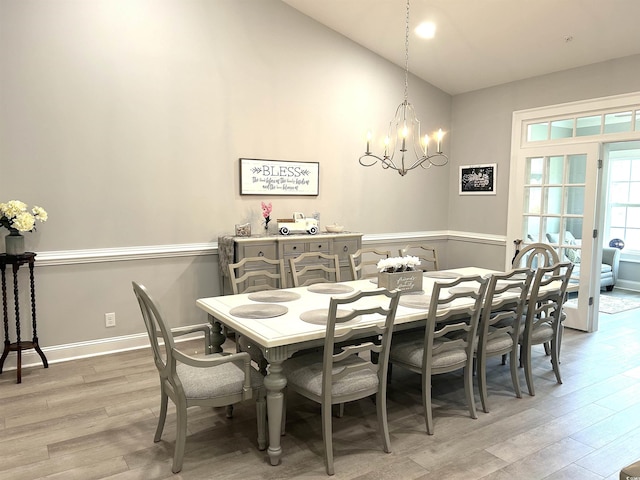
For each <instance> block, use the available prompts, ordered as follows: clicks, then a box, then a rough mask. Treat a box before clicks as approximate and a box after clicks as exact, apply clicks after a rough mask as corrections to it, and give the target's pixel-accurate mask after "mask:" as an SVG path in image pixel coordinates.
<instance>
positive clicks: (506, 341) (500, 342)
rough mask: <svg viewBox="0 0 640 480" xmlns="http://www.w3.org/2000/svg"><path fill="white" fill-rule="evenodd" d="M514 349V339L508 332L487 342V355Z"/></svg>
mask: <svg viewBox="0 0 640 480" xmlns="http://www.w3.org/2000/svg"><path fill="white" fill-rule="evenodd" d="M511 347H513V338H512V337H511V335H509V334H508V333H506V332H503V333H499V334H496V335H494V336H492V337H489V340H488V341H487V355H489V356H491V355H492V354H494V353H498V352H503V351H505V350H508V349H509V348H511Z"/></svg>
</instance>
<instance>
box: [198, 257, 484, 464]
mask: <svg viewBox="0 0 640 480" xmlns="http://www.w3.org/2000/svg"><path fill="white" fill-rule="evenodd" d="M491 273H496V271H495V270H489V269H485V268H479V267H463V268H456V269H451V270H438V271H433V272H424V273H423V283H422V290H421V291H417V292H406V293H403V294H402V295H401V298H400V301H399V305H398V309H397V311H396V318H395V321H394V331H397V330H404V329H408V328H415V327H417V326H420V325H424V324H425V323H426V319H427V314H428V311H429V301H430V293H431V291H432V289H433V285H434V283H435V282H438V281H440V282H450V281H452V280H455V279H456V278H459V277H461V276H474V275H480V276H486V275H489V274H491ZM376 288H378V285H377V279H375V278H373V279H362V280H353V281H346V282H339V283H319V284H313V285H309V286H305V287H295V288H286V289H280V290H264V291H261V292H253V293H245V294H237V295H224V296H217V297H209V298H200V299H198V300H197V301H196V303H197V306H198V307H199V308H201V309H202V310H204V311H205V312H207V314H208V317H209V321H210V322H211V324H212V326H213V338H212V343H213V353H219V352H222V344H223V343H224V341H225V340H226V336H225V335H223V333H222V327H223V326H224V327H227V328H228V329H229V330H231V331H233V332H235V333H236V335H243V336H246V337H247V338H248V339H249V340H251V341H252V342H253V343H255V344H256V345H257V346H258V347H259V348H260V349H261V351H262V353H263V355H264V357H265V358H266V359H267V361H268V362H269V368H268V373H267V375H266V376H265V378H264V386H265V389H266V391H267V414H268V418H269V447H268V450H267V453H268V456H269V461H270V463H271V464H272V465H278V464H279V463H280V461H281V458H282V453H283V452H282V447H281V444H280V436H281V432H282V430H281V421H282V415H283V404H284V389H285V387H286V385H287V379H286V377H285V375H284V374H283V369H282V364H283V362H285V361H286V360H287V359H288V358H290V357H291V356H292V355H293V354H295V353H296V352H298V351H300V350H306V349H311V348H320V347H322V346H323V345H324V338H325V331H326V319H327V316H328V308H329V303H330V299H331V297H332V296H345V295H349V294H353V293H355V292H356V291H358V290H362V291H365V290H373V289H376ZM469 304H470V301H469V299H468V298H459V299H455V300H454V301H453V302H451V303H450V304H448V305H447V308H449V309H452V310H456V309H457V310H459V311H460V312H461V313H462V312H465V311H466V310H467V309H468V307H469ZM383 321H384V318H383V317H380V316H376V315H369V316H362V317H358V318H356V319H354V320H351V321H350V322H349V324H348V325H347V324H345V325H341V326H340V327H338V328H337V332H338V331H339V329H340V328H352V327H353V326H354V324H353V323H354V322H356V324H357V326H363V327H365V326H368V325H373V324H375V323H381V322H383Z"/></svg>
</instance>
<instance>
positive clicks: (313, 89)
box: [0, 0, 451, 346]
mask: <svg viewBox="0 0 640 480" xmlns="http://www.w3.org/2000/svg"><path fill="white" fill-rule="evenodd" d="M0 64H1V65H2V68H1V70H0V162H1V165H0V172H1V177H0V186H1V194H0V201H7V200H10V199H20V200H23V201H25V202H27V203H28V204H30V205H33V204H36V205H40V206H42V207H44V208H45V209H46V210H47V211H48V213H49V220H48V222H47V223H45V224H43V225H38V230H37V231H36V232H33V233H29V234H27V236H26V241H27V248H28V249H29V250H32V251H36V252H39V254H40V258H41V259H42V258H44V256H45V254H46V252H61V253H60V254H61V255H62V256H65V255H67V254H68V253H69V252H70V251H71V252H76V251H78V252H82V251H85V250H92V251H93V250H96V249H98V250H101V249H118V248H124V249H126V248H130V247H142V248H144V247H148V246H159V245H160V246H162V245H183V244H213V243H215V242H216V240H217V238H218V236H219V235H220V234H223V233H230V232H232V231H233V228H234V225H235V224H236V223H243V222H247V221H249V222H251V223H252V225H253V229H254V231H259V230H260V228H261V227H260V222H261V219H262V218H261V214H260V201H261V200H268V201H271V202H272V203H273V214H272V216H273V217H274V218H277V217H288V216H290V215H291V213H292V212H293V211H302V212H306V213H308V214H311V213H313V212H320V214H321V221H322V222H324V223H333V222H338V223H341V224H343V225H345V226H346V228H347V229H348V230H351V231H361V232H365V233H369V234H375V233H391V234H393V233H394V232H406V231H412V232H419V231H433V230H444V229H446V227H447V223H448V219H447V200H448V185H447V179H448V178H449V172H448V167H445V168H442V169H432V170H431V171H430V172H429V173H423V172H417V173H416V174H414V175H409V176H407V177H405V178H401V177H400V176H399V175H397V174H394V173H392V172H388V171H383V170H382V169H380V168H369V169H365V168H363V167H361V166H359V164H358V157H359V156H360V155H361V154H362V152H363V151H364V149H365V138H366V132H367V130H369V129H372V130H373V131H374V133H376V134H377V136H378V138H380V139H381V138H382V137H383V131H386V127H387V124H388V121H389V120H390V119H391V117H392V115H393V114H394V112H395V109H396V107H397V106H398V104H399V103H400V102H401V101H402V100H403V92H404V72H403V70H402V68H399V67H397V66H395V65H392V64H390V63H388V62H386V61H384V60H382V59H381V58H380V57H378V56H377V55H375V54H373V53H371V52H369V51H367V50H365V49H364V48H362V47H360V46H357V45H355V44H353V43H352V42H351V41H349V40H347V39H346V38H344V37H342V36H340V35H338V34H336V33H335V32H333V31H331V30H329V29H327V28H325V27H323V26H321V25H319V24H317V23H315V22H314V21H312V20H311V19H309V18H308V17H306V16H304V15H302V14H300V13H299V12H297V11H295V10H294V9H292V8H290V7H289V6H288V5H286V4H284V3H282V2H280V1H279V0H180V1H174V0H154V1H148V0H92V1H78V0H53V1H52V0H31V1H28V2H25V1H22V0H2V2H0ZM410 85H411V87H410V89H411V101H412V103H414V105H415V107H416V110H417V113H418V115H419V117H420V118H422V119H423V128H425V130H426V131H432V130H436V129H437V128H439V127H442V128H443V129H445V130H449V129H450V108H451V98H450V96H449V95H447V94H446V93H444V92H442V91H440V90H438V89H436V88H434V87H432V86H430V85H428V84H426V83H425V82H422V81H420V80H418V79H416V78H413V77H412V78H411V79H410ZM450 138H451V137H446V138H445V141H444V147H445V149H448V148H449V147H450V145H449V141H450ZM239 157H248V158H265V159H279V160H296V161H317V162H320V194H319V195H318V197H302V198H301V197H297V198H285V197H271V198H262V197H256V196H240V195H239V189H238V183H239V171H238V170H239V167H238V158H239ZM90 256H91V255H90ZM94 256H95V255H94ZM62 263H64V262H62ZM36 270H37V272H36V277H37V300H38V317H39V334H40V340H41V343H42V344H43V345H45V346H48V345H60V344H67V343H71V342H81V341H85V340H91V339H100V338H107V337H112V336H120V335H129V334H131V333H135V332H141V331H142V330H143V325H142V322H141V319H140V314H139V312H138V310H137V305H136V303H135V300H134V297H133V294H132V293H131V287H130V281H131V280H134V279H135V280H138V281H140V282H142V283H145V284H147V286H148V287H149V288H150V290H151V292H152V293H154V294H155V295H156V296H157V297H158V299H159V300H160V302H161V303H162V304H164V305H166V306H167V309H170V310H171V312H170V313H171V315H170V319H169V320H170V322H171V323H172V324H174V325H178V324H189V323H194V322H196V321H204V320H205V316H204V315H203V314H202V313H201V312H200V311H198V310H197V309H196V308H195V305H194V303H195V302H194V299H195V298H198V297H201V296H206V295H216V294H218V292H219V288H218V284H217V277H216V275H217V270H216V258H215V256H214V255H211V254H209V255H207V254H205V255H204V256H195V257H180V258H176V259H171V258H170V257H169V258H152V259H147V260H132V261H117V262H107V263H101V262H97V263H78V264H75V263H74V264H72V265H64V264H63V265H54V266H41V267H38V268H37V269H36ZM23 300H25V301H26V300H27V298H26V295H23ZM24 308H25V309H26V311H28V306H26V305H25V306H24ZM106 312H115V313H116V317H117V326H116V327H115V328H110V329H106V328H105V327H104V313H106Z"/></svg>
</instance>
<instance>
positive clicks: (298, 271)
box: [289, 252, 340, 287]
mask: <svg viewBox="0 0 640 480" xmlns="http://www.w3.org/2000/svg"><path fill="white" fill-rule="evenodd" d="M289 264H290V266H291V278H292V279H293V286H294V287H304V286H307V285H311V284H314V283H321V282H339V281H340V261H339V259H338V255H328V254H326V253H320V252H307V253H303V254H301V255H298V256H297V257H295V258H290V259H289Z"/></svg>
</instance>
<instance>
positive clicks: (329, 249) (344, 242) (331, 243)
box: [218, 232, 362, 295]
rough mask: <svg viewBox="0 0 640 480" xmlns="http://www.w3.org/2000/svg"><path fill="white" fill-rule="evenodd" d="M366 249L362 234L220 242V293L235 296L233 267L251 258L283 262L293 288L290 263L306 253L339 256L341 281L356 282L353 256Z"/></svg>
mask: <svg viewBox="0 0 640 480" xmlns="http://www.w3.org/2000/svg"><path fill="white" fill-rule="evenodd" d="M360 248H362V233H355V232H343V233H318V234H317V235H252V236H250V237H235V236H232V235H227V236H221V237H219V238H218V265H219V267H220V268H219V270H220V290H221V293H222V294H223V295H228V294H230V293H231V284H230V283H229V269H228V265H229V264H230V263H237V262H239V261H240V260H242V259H243V258H247V257H262V256H264V257H267V258H273V259H277V260H278V259H283V260H284V265H285V271H286V276H287V285H288V286H291V285H292V282H293V281H292V278H291V269H290V266H289V259H290V258H294V257H297V256H298V255H300V254H301V253H305V252H322V253H327V254H330V255H338V258H339V260H340V277H341V280H352V278H351V270H350V267H349V255H351V254H352V253H355V252H356V251H357V250H359V249H360Z"/></svg>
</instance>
